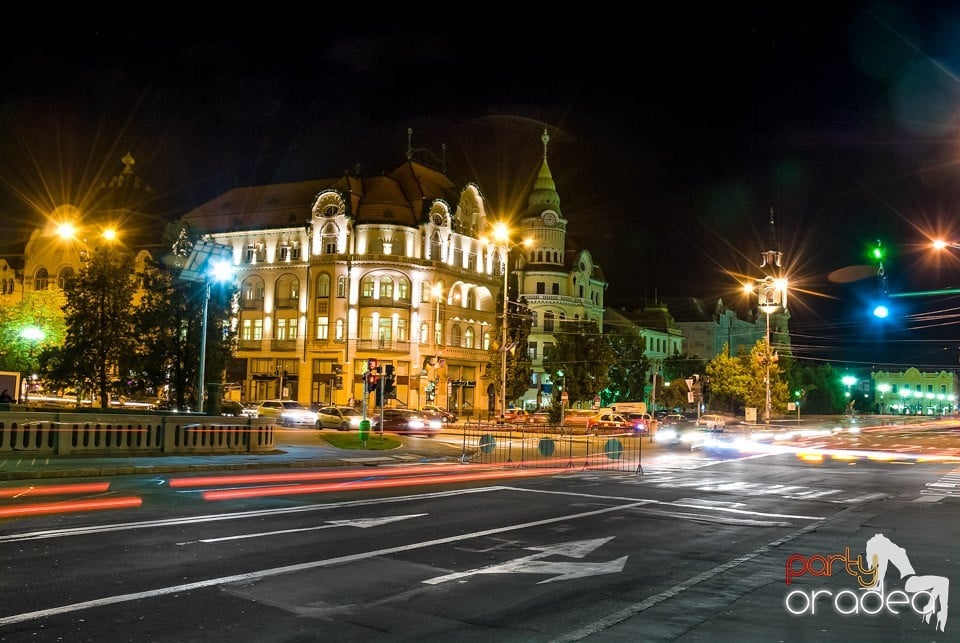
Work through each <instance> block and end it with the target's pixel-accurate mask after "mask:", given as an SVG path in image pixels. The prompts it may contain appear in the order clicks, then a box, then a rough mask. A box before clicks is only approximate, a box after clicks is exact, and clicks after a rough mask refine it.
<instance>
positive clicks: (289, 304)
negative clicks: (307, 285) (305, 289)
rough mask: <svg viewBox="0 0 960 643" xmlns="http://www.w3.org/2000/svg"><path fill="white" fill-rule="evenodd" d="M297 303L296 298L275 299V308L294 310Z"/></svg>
mask: <svg viewBox="0 0 960 643" xmlns="http://www.w3.org/2000/svg"><path fill="white" fill-rule="evenodd" d="M299 301H300V300H299V299H297V298H296V297H277V299H276V302H275V303H276V307H277V308H296V307H297V303H298V302H299Z"/></svg>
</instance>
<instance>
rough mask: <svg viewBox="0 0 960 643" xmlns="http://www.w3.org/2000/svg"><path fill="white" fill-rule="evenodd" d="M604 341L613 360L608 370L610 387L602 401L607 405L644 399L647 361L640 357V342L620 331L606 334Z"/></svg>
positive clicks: (641, 348)
mask: <svg viewBox="0 0 960 643" xmlns="http://www.w3.org/2000/svg"><path fill="white" fill-rule="evenodd" d="M606 338H607V341H608V343H609V345H610V349H611V350H612V351H613V353H614V354H615V355H616V356H617V360H616V361H615V362H614V363H613V365H612V366H611V367H610V372H609V373H608V378H609V382H610V383H609V384H608V385H607V388H606V390H605V392H604V394H603V395H602V397H604V398H605V399H609V400H610V401H611V402H613V401H621V402H624V401H636V402H638V401H641V400H644V399H646V388H647V383H648V382H649V375H648V373H649V371H650V360H649V359H648V358H647V357H646V356H645V355H644V354H643V349H644V342H643V338H642V337H640V336H639V335H638V334H636V333H633V332H630V331H629V330H626V329H622V328H618V329H616V330H613V331H611V332H609V333H607V334H606Z"/></svg>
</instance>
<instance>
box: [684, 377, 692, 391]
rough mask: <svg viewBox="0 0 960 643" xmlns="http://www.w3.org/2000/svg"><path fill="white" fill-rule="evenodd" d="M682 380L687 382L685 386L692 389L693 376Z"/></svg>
mask: <svg viewBox="0 0 960 643" xmlns="http://www.w3.org/2000/svg"><path fill="white" fill-rule="evenodd" d="M683 381H684V382H686V383H687V388H688V389H690V390H691V391H692V390H693V378H692V377H688V378H687V379H685V380H683Z"/></svg>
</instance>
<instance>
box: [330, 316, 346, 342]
mask: <svg viewBox="0 0 960 643" xmlns="http://www.w3.org/2000/svg"><path fill="white" fill-rule="evenodd" d="M333 332H334V336H333V338H334V340H335V341H338V342H342V341H345V340H346V338H347V324H346V322H345V321H344V320H342V319H338V320H337V323H336V324H335V325H334V331H333Z"/></svg>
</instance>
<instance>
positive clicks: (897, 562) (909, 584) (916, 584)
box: [867, 534, 950, 632]
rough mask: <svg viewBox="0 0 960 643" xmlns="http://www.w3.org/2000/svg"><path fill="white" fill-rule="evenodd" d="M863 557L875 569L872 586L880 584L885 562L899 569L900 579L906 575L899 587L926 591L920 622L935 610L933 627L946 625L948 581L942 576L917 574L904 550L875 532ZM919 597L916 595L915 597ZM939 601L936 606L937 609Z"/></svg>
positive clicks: (909, 591)
mask: <svg viewBox="0 0 960 643" xmlns="http://www.w3.org/2000/svg"><path fill="white" fill-rule="evenodd" d="M867 561H868V563H869V564H870V565H871V567H872V568H873V569H874V570H876V576H875V579H876V580H875V581H874V587H878V588H881V593H882V587H883V579H884V578H885V577H886V573H887V566H888V565H893V566H894V567H896V568H897V569H898V570H900V579H901V580H903V579H906V581H905V582H904V584H903V589H904V591H905V592H907V593H909V594H919V593H923V594H926V595H927V597H928V599H927V602H926V603H925V604H923V609H922V613H923V622H924V623H929V622H930V616H931V615H932V614H933V613H934V611H936V613H937V629H939V630H940V631H941V632H943V631H945V630H946V627H947V603H948V598H949V590H950V581H949V580H948V579H947V578H945V577H943V576H918V575H917V572H916V571H915V570H914V569H913V565H911V564H910V559H909V558H908V557H907V551H906V550H905V549H904V548H903V547H900V546H899V545H897V544H896V543H894V542H892V541H891V540H890V539H889V538H887V537H886V536H884V535H883V534H877V535H875V536H873V537H872V538H870V540H868V541H867ZM918 598H919V597H918ZM937 605H939V606H940V607H939V609H937Z"/></svg>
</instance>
